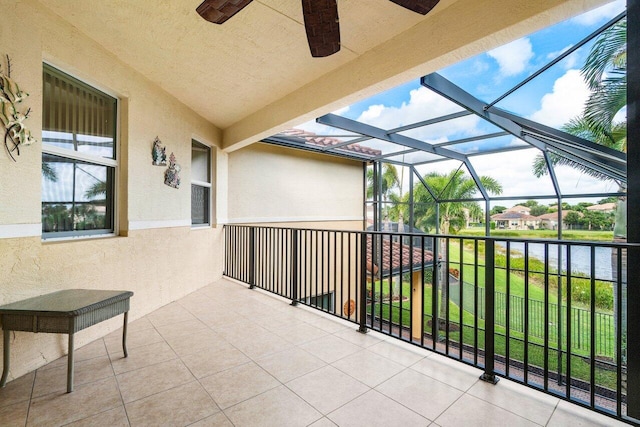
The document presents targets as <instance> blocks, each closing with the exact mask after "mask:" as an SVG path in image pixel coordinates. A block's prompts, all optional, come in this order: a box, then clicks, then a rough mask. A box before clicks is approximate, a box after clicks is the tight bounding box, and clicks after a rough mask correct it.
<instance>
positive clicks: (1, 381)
mask: <svg viewBox="0 0 640 427" xmlns="http://www.w3.org/2000/svg"><path fill="white" fill-rule="evenodd" d="M3 332H4V340H3V341H4V343H3V347H2V349H3V356H2V360H3V364H2V379H0V387H4V386H5V385H6V384H7V377H8V376H9V333H10V332H11V331H3Z"/></svg>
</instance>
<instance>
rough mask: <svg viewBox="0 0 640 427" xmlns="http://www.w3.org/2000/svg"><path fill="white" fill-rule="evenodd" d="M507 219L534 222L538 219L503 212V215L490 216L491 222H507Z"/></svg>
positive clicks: (516, 213)
mask: <svg viewBox="0 0 640 427" xmlns="http://www.w3.org/2000/svg"><path fill="white" fill-rule="evenodd" d="M507 219H521V220H524V221H534V220H536V219H538V217H536V216H532V215H529V214H523V213H520V212H508V211H505V212H503V213H499V214H495V215H491V220H493V221H495V220H507Z"/></svg>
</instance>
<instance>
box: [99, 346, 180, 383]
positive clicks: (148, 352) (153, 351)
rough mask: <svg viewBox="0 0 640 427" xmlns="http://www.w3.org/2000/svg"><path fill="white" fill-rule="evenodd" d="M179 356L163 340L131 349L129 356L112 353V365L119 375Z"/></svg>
mask: <svg viewBox="0 0 640 427" xmlns="http://www.w3.org/2000/svg"><path fill="white" fill-rule="evenodd" d="M177 358H178V356H177V355H176V353H175V352H174V351H173V349H172V348H171V347H169V344H167V343H165V342H164V341H163V342H159V343H155V344H150V345H147V346H144V347H136V348H134V349H132V350H129V355H128V356H127V357H124V356H123V355H122V354H120V355H112V356H111V365H112V366H113V370H114V371H115V373H116V375H117V374H122V373H124V372H129V371H135V370H136V369H140V368H145V367H147V366H151V365H155V364H157V363H162V362H166V361H169V360H173V359H177Z"/></svg>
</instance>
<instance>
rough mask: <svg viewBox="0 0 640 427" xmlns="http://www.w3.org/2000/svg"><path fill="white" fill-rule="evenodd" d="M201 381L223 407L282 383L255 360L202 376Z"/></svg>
mask: <svg viewBox="0 0 640 427" xmlns="http://www.w3.org/2000/svg"><path fill="white" fill-rule="evenodd" d="M200 383H201V384H202V386H203V387H204V388H205V390H207V391H208V392H209V394H210V395H211V397H213V400H215V402H216V403H217V404H218V406H220V408H222V409H226V408H228V407H230V406H232V405H235V404H236V403H239V402H242V401H243V400H246V399H249V398H252V397H254V396H256V395H257V394H260V393H263V392H265V391H267V390H270V389H272V388H275V387H277V386H279V385H280V382H279V381H278V380H276V379H275V378H274V377H272V376H271V375H269V374H268V373H267V372H265V371H264V369H262V368H260V367H259V366H258V365H256V364H255V363H253V362H250V363H247V364H244V365H241V366H238V367H235V368H231V369H228V370H226V371H223V372H220V373H217V374H214V375H210V376H208V377H206V378H202V379H201V380H200Z"/></svg>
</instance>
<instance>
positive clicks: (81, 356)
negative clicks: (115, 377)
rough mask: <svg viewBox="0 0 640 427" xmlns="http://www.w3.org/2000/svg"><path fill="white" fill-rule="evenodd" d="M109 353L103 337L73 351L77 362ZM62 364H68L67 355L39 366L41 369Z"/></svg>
mask: <svg viewBox="0 0 640 427" xmlns="http://www.w3.org/2000/svg"><path fill="white" fill-rule="evenodd" d="M107 355H108V353H107V348H106V347H105V345H104V340H102V339H98V340H95V341H93V342H90V343H88V344H86V345H83V346H82V347H77V348H76V349H75V350H74V352H73V357H74V359H75V361H76V363H78V362H82V361H83V360H89V359H94V358H96V357H101V356H107ZM60 366H67V356H62V357H61V358H59V359H57V360H55V361H53V362H51V363H48V364H46V365H45V366H43V367H41V368H39V370H44V369H49V368H57V367H60Z"/></svg>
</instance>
